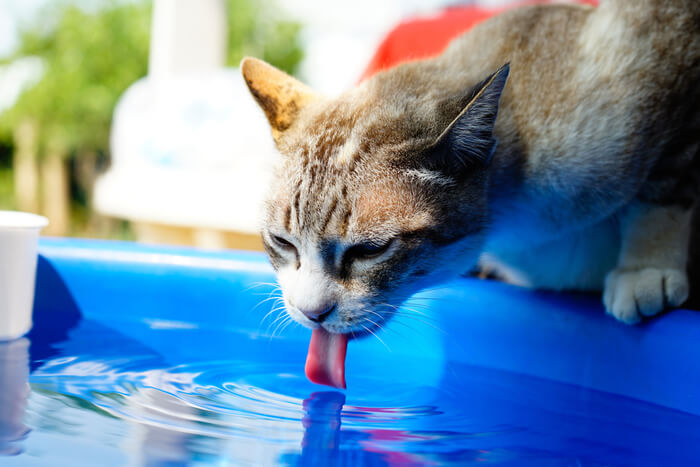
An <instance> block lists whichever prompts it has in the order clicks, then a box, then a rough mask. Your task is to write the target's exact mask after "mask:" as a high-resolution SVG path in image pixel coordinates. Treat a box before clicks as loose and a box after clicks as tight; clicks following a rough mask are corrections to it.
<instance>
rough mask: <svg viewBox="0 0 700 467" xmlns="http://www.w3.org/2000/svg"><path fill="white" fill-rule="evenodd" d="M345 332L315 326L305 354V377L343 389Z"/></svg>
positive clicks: (346, 342) (346, 340) (346, 346)
mask: <svg viewBox="0 0 700 467" xmlns="http://www.w3.org/2000/svg"><path fill="white" fill-rule="evenodd" d="M347 350H348V336H347V334H332V333H330V332H328V331H326V330H325V329H323V328H316V329H314V330H313V333H312V334H311V342H310V343H309V354H308V355H307V356H306V377H307V378H309V380H310V381H311V382H312V383H316V384H325V385H327V386H333V387H336V388H343V389H345V353H346V352H347Z"/></svg>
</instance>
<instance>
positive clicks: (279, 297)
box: [251, 296, 282, 311]
mask: <svg viewBox="0 0 700 467" xmlns="http://www.w3.org/2000/svg"><path fill="white" fill-rule="evenodd" d="M270 300H282V296H274V297H267V298H265V299H263V300H261V301H259V302H258V304H257V305H255V306H254V307H253V308H252V309H251V311H255V310H256V309H257V308H258V307H259V306H260V305H262V304H263V303H267V302H269V301H270Z"/></svg>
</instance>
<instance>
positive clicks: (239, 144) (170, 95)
mask: <svg viewBox="0 0 700 467" xmlns="http://www.w3.org/2000/svg"><path fill="white" fill-rule="evenodd" d="M454 3H455V2H450V1H444V0H382V1H381V2H376V1H369V0H356V1H354V2H324V1H320V0H153V1H145V0H72V1H70V0H22V1H17V0H0V209H13V210H22V211H29V212H36V213H41V214H44V215H46V216H47V217H49V219H50V221H51V225H50V227H49V228H48V229H47V231H46V233H47V234H49V235H67V236H81V237H96V238H108V239H123V240H139V241H144V242H154V243H172V244H184V245H197V246H201V247H207V248H229V247H237V248H249V249H257V248H259V247H260V244H259V239H258V235H257V229H258V223H259V216H260V212H261V209H260V206H261V200H262V198H263V196H264V193H265V188H266V185H267V183H268V179H269V174H270V167H271V166H272V164H273V163H274V161H275V158H276V157H277V156H276V153H275V151H274V148H273V146H272V141H271V137H270V134H269V130H268V127H267V123H266V121H265V119H264V117H263V116H262V113H261V112H260V111H259V110H258V109H257V107H256V106H255V104H254V103H253V100H252V99H251V98H250V96H249V95H248V92H247V89H246V88H245V85H244V83H243V80H242V79H241V77H240V76H239V72H238V70H237V69H236V67H237V66H238V64H239V62H240V60H241V58H242V57H243V56H245V55H252V56H256V57H260V58H263V59H265V60H267V61H268V62H270V63H272V64H273V65H275V66H277V67H280V68H282V69H283V70H285V71H287V72H289V73H291V74H294V75H296V76H297V77H299V78H300V79H301V80H303V81H305V82H307V83H308V84H310V85H311V86H312V87H313V88H315V89H316V90H318V91H320V92H324V93H327V94H335V93H338V92H340V91H342V90H343V89H345V88H347V87H349V86H351V85H352V84H353V83H356V82H357V81H358V79H359V78H360V76H361V75H362V73H363V71H364V70H365V69H366V67H367V66H368V64H369V63H370V61H371V60H372V57H373V55H374V54H375V51H376V50H377V47H378V45H379V44H380V43H381V41H382V38H384V37H385V35H386V34H387V32H388V31H390V30H391V28H392V27H393V26H395V25H396V24H398V23H399V22H400V21H401V20H402V19H404V18H407V17H429V16H430V15H434V14H436V12H438V11H439V9H440V8H443V7H445V6H447V5H451V4H454ZM463 3H479V4H480V5H481V6H487V7H492V6H498V5H501V4H504V3H507V1H499V0H491V1H482V2H463Z"/></svg>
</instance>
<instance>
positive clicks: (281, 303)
mask: <svg viewBox="0 0 700 467" xmlns="http://www.w3.org/2000/svg"><path fill="white" fill-rule="evenodd" d="M278 300H279V301H278V302H275V303H274V305H273V306H272V308H271V309H270V311H268V312H267V313H266V314H265V316H263V318H262V319H261V320H260V324H263V323H264V322H265V320H266V319H267V317H268V316H270V315H271V314H272V313H275V312H278V311H280V310H283V309H284V308H285V307H284V301H283V300H282V299H281V298H278Z"/></svg>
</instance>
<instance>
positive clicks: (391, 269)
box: [242, 0, 700, 332]
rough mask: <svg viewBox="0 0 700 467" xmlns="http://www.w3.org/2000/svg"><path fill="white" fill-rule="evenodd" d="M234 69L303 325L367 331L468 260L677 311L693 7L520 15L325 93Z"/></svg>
mask: <svg viewBox="0 0 700 467" xmlns="http://www.w3.org/2000/svg"><path fill="white" fill-rule="evenodd" d="M504 64H506V65H504ZM507 64H509V65H507ZM242 71H243V74H244V77H245V80H246V82H247V84H248V86H249V88H250V90H251V91H252V93H253V95H254V96H255V98H256V99H257V101H258V103H259V104H260V105H261V107H262V108H263V110H264V111H265V113H266V115H267V117H268V120H269V121H270V124H271V127H272V132H273V136H274V139H275V142H276V144H277V147H278V148H279V150H280V152H281V153H282V154H283V158H282V160H281V163H280V167H279V168H278V171H277V174H276V178H275V182H274V184H273V186H272V187H271V193H270V197H269V201H268V205H267V217H266V221H265V226H264V229H263V240H264V242H265V245H266V248H267V251H268V253H269V256H270V259H271V262H272V264H273V266H274V267H275V269H276V270H277V272H278V278H279V282H280V284H281V286H282V289H283V292H284V297H285V302H286V304H287V309H288V312H289V313H290V314H291V315H292V316H293V317H294V318H295V319H296V320H297V321H299V322H301V323H302V324H305V325H307V326H309V327H316V326H319V325H322V326H323V327H324V328H326V329H327V330H329V331H331V332H357V331H359V332H362V331H363V330H366V329H367V328H369V329H373V328H375V327H377V326H380V325H381V324H382V323H383V322H384V321H386V320H387V319H388V318H389V317H390V316H391V314H392V313H393V312H394V309H395V308H394V307H395V306H396V305H398V304H400V302H402V301H403V300H404V299H405V298H406V297H407V296H408V295H409V294H411V293H412V292H413V291H415V290H416V289H417V288H420V287H422V286H424V285H426V284H429V283H431V282H433V281H435V280H437V279H440V278H441V277H442V276H443V275H444V274H455V273H463V272H465V271H467V270H469V269H471V268H472V267H473V266H474V265H475V264H476V263H477V261H479V260H480V261H481V264H482V266H485V267H489V268H491V269H495V270H496V272H497V273H498V274H500V275H501V276H503V277H505V278H506V279H507V280H510V281H512V282H516V283H520V284H523V285H528V286H531V287H537V288H546V289H557V290H559V289H573V290H604V303H605V306H606V309H607V311H608V312H609V313H611V314H612V315H614V316H615V317H616V318H618V319H619V320H621V321H624V322H627V323H633V322H637V321H639V320H640V319H641V318H642V316H645V315H646V316H650V315H654V314H656V313H658V312H660V311H662V310H663V309H664V308H666V307H668V306H677V305H680V304H681V303H683V302H684V301H685V300H686V298H687V296H688V289H689V285H688V276H687V271H686V263H687V260H688V248H689V242H690V237H691V233H690V231H691V228H690V219H691V214H692V210H693V209H694V206H695V203H696V200H697V196H698V195H697V188H698V167H697V166H698V159H700V158H699V157H698V151H699V145H700V7H699V6H698V4H697V1H696V0H607V1H605V0H604V1H602V2H601V5H600V6H599V7H597V8H590V7H583V6H572V5H557V6H533V7H525V8H520V9H515V10H512V11H509V12H507V13H504V14H502V15H500V16H497V17H495V18H492V19H491V20H488V21H486V22H484V23H482V24H480V25H478V26H476V27H474V28H473V29H472V30H471V31H469V32H468V33H466V34H465V35H463V36H462V37H460V38H458V39H457V40H455V41H454V42H453V43H452V44H451V45H450V47H449V48H448V49H447V50H446V51H445V52H444V53H443V54H442V55H441V56H439V57H437V58H434V59H430V60H423V61H416V62H412V63H407V64H403V65H400V66H398V67H396V68H393V69H391V70H389V71H386V72H382V73H379V74H377V75H375V76H374V77H372V78H371V79H369V80H367V81H365V82H363V83H361V84H360V85H358V86H357V87H355V88H353V89H350V90H348V91H347V92H345V93H343V94H342V95H340V96H339V97H336V98H327V97H322V96H318V95H316V94H315V93H313V92H312V91H311V90H310V89H308V88H307V87H305V86H304V85H303V84H301V83H299V82H298V81H296V80H294V79H293V78H291V77H289V76H287V75H285V74H284V73H282V72H280V71H278V70H276V69H274V68H272V67H270V66H269V65H267V64H265V63H263V62H260V61H258V60H255V59H246V60H244V61H243V63H242ZM494 72H495V73H494ZM489 73H493V74H491V75H489ZM499 102H500V107H499ZM496 117H497V118H496ZM496 141H497V144H496ZM357 245H359V246H357Z"/></svg>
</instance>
